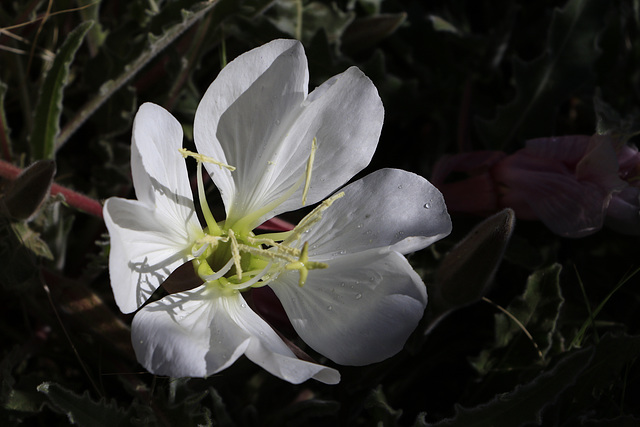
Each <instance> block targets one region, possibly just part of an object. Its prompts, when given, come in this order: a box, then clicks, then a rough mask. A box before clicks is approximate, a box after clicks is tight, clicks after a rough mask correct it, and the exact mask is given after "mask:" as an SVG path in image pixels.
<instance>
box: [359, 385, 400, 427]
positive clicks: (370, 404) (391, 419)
mask: <svg viewBox="0 0 640 427" xmlns="http://www.w3.org/2000/svg"><path fill="white" fill-rule="evenodd" d="M364 406H365V408H367V410H368V411H369V413H370V414H371V416H372V419H373V420H375V422H376V424H377V425H383V426H389V427H391V426H396V425H398V420H399V419H400V416H401V415H402V409H397V410H396V409H393V408H392V407H391V406H389V403H387V398H386V397H385V395H384V392H383V391H382V386H381V385H379V386H377V387H376V388H375V389H373V390H371V393H370V394H369V396H368V397H367V399H366V400H365V402H364Z"/></svg>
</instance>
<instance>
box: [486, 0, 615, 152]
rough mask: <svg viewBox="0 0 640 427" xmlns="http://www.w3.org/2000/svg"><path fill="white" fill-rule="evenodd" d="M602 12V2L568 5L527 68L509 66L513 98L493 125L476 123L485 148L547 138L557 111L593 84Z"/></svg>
mask: <svg viewBox="0 0 640 427" xmlns="http://www.w3.org/2000/svg"><path fill="white" fill-rule="evenodd" d="M607 6H608V2H606V1H601V0H570V1H569V2H568V3H567V4H566V5H565V7H564V8H563V9H556V10H555V11H554V13H553V18H552V20H551V26H550V29H549V35H548V39H547V45H546V48H545V51H544V53H543V54H542V55H541V56H540V57H538V58H537V59H535V60H533V61H531V62H529V63H527V62H524V61H522V60H520V59H517V58H516V59H514V61H513V81H514V85H515V87H516V96H515V98H514V99H513V100H512V101H511V102H509V103H508V104H506V105H504V106H501V107H498V110H497V114H496V117H495V118H494V119H493V120H490V121H478V123H477V125H478V131H479V132H480V134H481V135H482V137H483V138H484V140H485V141H486V142H487V143H489V145H490V146H492V147H494V148H502V147H504V146H505V145H506V144H507V143H509V142H511V141H512V140H514V139H519V140H520V139H528V138H532V137H537V136H543V135H548V134H550V133H552V129H553V124H554V122H555V117H554V116H555V114H556V112H557V107H558V105H560V104H561V103H562V102H564V101H566V100H567V99H568V97H569V96H570V95H571V94H573V93H574V91H575V90H576V89H578V88H579V87H580V86H581V85H583V84H585V82H587V81H589V80H590V79H592V78H593V75H594V74H593V65H594V63H595V61H596V59H597V58H598V56H599V49H598V48H597V46H596V39H597V36H598V33H599V31H600V30H601V28H602V26H603V16H604V14H605V12H606V8H607Z"/></svg>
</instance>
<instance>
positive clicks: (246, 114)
mask: <svg viewBox="0 0 640 427" xmlns="http://www.w3.org/2000/svg"><path fill="white" fill-rule="evenodd" d="M308 81H309V73H308V70H307V59H306V57H305V55H304V51H303V48H302V45H301V44H300V42H298V41H295V40H274V41H272V42H270V43H267V44H266V45H264V46H261V47H259V48H256V49H253V50H251V51H249V52H247V53H245V54H243V55H240V56H239V57H238V58H236V59H235V60H234V61H232V62H230V63H229V64H228V65H227V66H226V67H225V68H224V69H223V70H222V71H221V72H220V74H219V75H218V77H217V78H216V79H215V81H214V82H213V83H212V84H211V86H209V89H207V92H206V93H205V95H204V97H203V98H202V101H201V102H200V105H198V109H197V111H196V116H195V122H194V139H195V143H196V146H197V148H198V151H199V152H200V153H201V154H204V155H207V156H210V157H213V158H215V159H216V160H218V161H221V162H224V163H226V164H230V165H232V166H234V167H236V168H237V169H236V170H235V171H233V172H230V171H229V170H226V169H220V168H219V167H218V166H215V165H211V164H205V166H206V167H207V170H208V171H209V173H210V174H211V176H212V178H213V181H214V182H215V184H216V186H217V187H218V189H219V190H220V193H221V195H222V199H223V201H224V204H225V206H226V208H227V211H229V210H230V209H231V207H232V205H233V204H238V203H241V202H240V201H237V200H236V199H235V197H236V196H237V186H238V185H252V184H254V182H253V181H252V180H253V177H254V174H255V172H254V168H255V167H256V166H257V165H258V164H259V165H261V166H262V167H263V168H266V166H267V161H272V160H273V159H272V156H273V155H274V152H275V151H277V147H273V146H271V145H270V144H268V142H270V141H272V140H273V141H280V140H282V139H283V137H284V135H285V133H286V130H287V128H288V127H289V122H290V121H291V120H293V118H294V117H295V115H296V114H297V112H298V110H299V108H300V104H301V103H302V101H303V100H304V99H305V98H306V96H307V86H308ZM285 148H286V147H285ZM245 197H246V196H245ZM239 208H240V205H239Z"/></svg>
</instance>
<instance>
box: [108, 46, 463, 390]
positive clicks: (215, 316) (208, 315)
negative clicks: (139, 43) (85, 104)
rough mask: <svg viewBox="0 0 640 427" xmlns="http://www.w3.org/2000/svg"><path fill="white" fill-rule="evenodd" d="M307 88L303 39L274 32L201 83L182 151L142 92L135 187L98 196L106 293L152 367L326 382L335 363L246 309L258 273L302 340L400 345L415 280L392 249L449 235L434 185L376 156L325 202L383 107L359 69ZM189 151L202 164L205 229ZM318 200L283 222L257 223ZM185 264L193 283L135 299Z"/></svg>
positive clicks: (363, 156) (337, 356)
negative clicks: (368, 170)
mask: <svg viewBox="0 0 640 427" xmlns="http://www.w3.org/2000/svg"><path fill="white" fill-rule="evenodd" d="M307 86H308V70H307V62H306V57H305V55H304V51H303V48H302V45H301V44H300V43H299V42H297V41H293V40H275V41H273V42H270V43H268V44H266V45H264V46H262V47H259V48H257V49H254V50H252V51H249V52H247V53H245V54H243V55H241V56H239V57H238V58H237V59H235V60H234V61H232V62H230V63H229V64H228V65H227V66H226V67H225V68H224V69H223V70H222V71H221V72H220V74H219V76H218V77H217V78H216V80H215V81H214V82H213V83H212V84H211V86H210V87H209V89H208V90H207V92H206V93H205V95H204V97H203V99H202V101H201V103H200V105H199V106H198V108H197V111H196V116H195V122H194V140H195V144H196V147H197V150H198V153H194V152H190V151H187V150H185V149H183V148H182V138H183V134H182V128H181V126H180V124H179V123H178V121H177V120H176V119H175V118H174V117H173V116H172V115H171V114H170V113H168V112H167V111H166V110H164V109H163V108H161V107H159V106H157V105H154V104H150V103H147V104H143V105H142V106H141V107H140V109H139V111H138V113H137V114H136V117H135V120H134V123H133V137H132V154H131V169H132V176H133V184H134V187H135V190H136V196H137V200H125V199H121V198H115V197H114V198H110V199H108V200H107V201H106V203H105V205H104V217H105V222H106V224H107V227H108V229H109V234H110V236H111V252H110V257H109V270H110V276H111V285H112V288H113V292H114V295H115V300H116V303H117V305H118V307H119V308H120V309H121V310H122V311H123V312H125V313H131V312H134V311H136V310H138V312H137V313H136V315H135V317H134V319H133V323H132V342H133V346H134V349H135V352H136V356H137V358H138V360H139V361H140V363H141V364H142V365H143V366H144V367H145V368H146V369H147V370H149V371H150V372H152V373H155V374H161V375H169V376H172V377H187V376H191V377H206V376H209V375H212V374H214V373H216V372H219V371H221V370H223V369H225V368H227V367H228V366H230V365H231V364H232V363H233V362H234V361H235V360H236V359H238V358H239V357H240V356H241V355H243V354H244V355H245V356H247V358H249V359H250V360H251V361H253V362H254V363H256V364H258V365H260V366H261V367H263V368H264V369H266V370H267V371H269V372H270V373H272V374H273V375H276V376H278V377H280V378H282V379H284V380H286V381H289V382H292V383H300V382H303V381H305V380H307V379H309V378H314V379H316V380H318V381H321V382H324V383H328V384H335V383H337V382H338V381H339V379H340V375H339V373H338V372H337V371H336V370H334V369H332V368H329V367H326V366H322V365H319V364H316V363H313V362H311V361H307V360H302V359H299V358H298V357H296V355H295V354H294V352H293V351H292V350H291V349H290V348H289V346H288V345H287V344H285V341H284V340H283V339H282V338H281V337H280V335H279V334H278V333H277V332H276V331H275V330H274V329H272V327H271V326H270V325H269V324H268V323H267V322H266V321H265V320H263V319H262V318H261V317H260V316H259V315H258V314H257V313H256V312H254V311H253V310H252V308H251V307H249V305H248V303H247V300H245V295H247V292H249V291H250V290H251V289H252V288H257V287H261V286H269V287H270V288H271V289H272V290H273V292H274V293H275V294H276V296H277V297H278V298H279V300H280V302H281V303H282V306H283V307H284V310H285V312H286V314H287V316H288V317H289V320H290V322H291V324H292V326H293V327H294V329H295V331H296V332H297V334H298V335H299V336H300V337H301V338H302V339H303V340H304V341H305V342H306V343H307V344H308V345H309V346H310V347H311V348H313V349H314V350H316V351H317V352H319V353H320V354H322V355H324V356H326V357H328V358H329V359H331V360H333V361H334V362H336V363H339V364H343V365H365V364H369V363H374V362H378V361H381V360H384V359H386V358H388V357H390V356H392V355H394V354H396V353H397V352H398V351H400V350H401V349H402V347H403V345H404V343H405V341H406V339H407V338H408V337H409V335H410V334H411V332H412V331H413V329H415V327H416V325H417V323H418V321H419V320H420V318H421V317H422V315H423V312H424V308H425V306H426V303H427V295H426V291H425V286H424V284H423V283H422V281H421V279H420V277H419V276H418V274H417V273H416V272H415V271H413V269H412V268H411V266H410V265H409V263H408V262H407V260H406V258H405V257H404V256H403V254H406V253H409V252H413V251H416V250H419V249H422V248H424V247H426V246H428V245H430V244H431V243H433V242H435V241H437V240H439V239H440V238H442V237H444V236H445V235H447V234H448V233H449V232H450V230H451V221H450V219H449V215H448V214H447V211H446V207H445V204H444V201H443V198H442V195H441V194H440V193H439V191H438V190H436V189H435V187H433V186H432V185H431V184H430V183H429V182H428V181H427V180H425V179H424V178H422V177H420V176H418V175H415V174H412V173H409V172H405V171H401V170H395V169H384V170H380V171H378V172H375V173H372V174H370V175H368V176H366V177H365V178H363V179H361V180H358V181H355V182H353V183H352V184H350V185H347V186H346V187H344V188H343V189H342V190H341V191H339V192H338V193H336V194H334V195H332V196H331V197H329V198H327V199H326V200H324V201H323V199H325V198H326V197H327V196H329V195H330V194H331V193H332V192H334V191H335V190H336V189H338V188H339V187H341V186H343V185H344V184H345V183H346V182H347V181H348V180H350V179H351V178H352V177H353V176H354V175H355V174H356V173H358V172H359V171H360V170H362V169H363V168H364V167H365V166H366V165H367V164H368V163H369V161H370V160H371V157H372V155H373V152H374V150H375V148H376V145H377V142H378V138H379V136H380V131H381V128H382V121H383V116H384V110H383V106H382V102H381V100H380V97H379V96H378V93H377V91H376V88H375V87H374V85H373V83H372V82H371V81H370V80H369V79H368V78H367V77H366V76H364V74H363V73H362V72H361V71H360V70H359V69H357V68H355V67H352V68H349V69H348V70H347V71H345V72H344V73H342V74H339V75H337V76H335V77H333V78H331V79H330V80H328V81H327V82H326V83H324V84H323V85H321V86H320V87H318V88H316V89H315V90H314V91H313V92H311V93H310V94H307ZM185 158H191V159H195V161H196V162H197V174H198V176H197V182H198V195H199V204H200V209H201V211H202V212H201V213H202V217H204V222H205V223H206V224H205V227H204V228H203V227H202V226H201V225H200V222H199V220H198V218H197V213H196V210H195V206H194V202H193V197H192V194H191V190H190V185H189V180H188V174H187V169H186V163H185ZM190 161H191V160H190ZM202 167H204V168H206V170H207V171H208V173H209V174H210V175H211V178H212V180H213V182H214V183H215V185H216V187H217V188H218V190H219V191H220V195H221V197H222V201H223V203H224V206H225V210H226V218H225V220H224V221H216V220H215V219H214V217H213V215H212V214H211V212H210V210H209V207H208V205H207V202H206V200H205V191H204V186H203V179H202ZM316 203H319V204H318V205H317V206H316V207H315V209H314V210H312V211H311V213H309V214H308V215H307V216H306V217H304V218H303V219H302V220H301V222H300V223H299V224H298V225H297V226H296V227H295V228H294V229H293V230H291V231H286V232H277V233H268V234H255V233H254V232H253V231H252V230H253V229H255V228H256V227H257V226H259V225H260V224H262V223H263V222H265V221H266V220H268V219H270V218H272V217H274V216H276V215H279V214H281V213H283V212H287V211H291V210H295V209H299V208H301V207H303V206H304V205H312V204H316ZM185 263H191V264H192V265H193V268H194V269H195V272H196V273H197V275H198V276H199V277H200V278H201V279H202V282H203V284H201V285H199V286H197V287H195V288H193V289H190V290H186V291H182V292H177V293H172V294H168V295H166V296H164V297H163V298H161V299H159V300H157V301H154V302H150V303H148V304H147V305H144V306H143V304H144V303H145V301H147V299H148V298H149V297H150V296H151V295H152V293H153V292H154V291H155V290H156V289H157V288H158V287H159V286H160V285H161V284H162V283H163V281H164V280H165V279H166V278H167V277H168V276H169V275H170V274H171V273H172V272H173V271H175V270H176V269H177V268H178V267H180V266H182V265H183V264H185ZM141 306H142V308H140V307H141Z"/></svg>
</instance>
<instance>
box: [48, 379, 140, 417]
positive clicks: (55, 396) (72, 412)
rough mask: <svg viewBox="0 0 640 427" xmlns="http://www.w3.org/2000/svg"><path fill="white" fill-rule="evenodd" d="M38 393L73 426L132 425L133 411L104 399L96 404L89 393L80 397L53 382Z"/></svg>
mask: <svg viewBox="0 0 640 427" xmlns="http://www.w3.org/2000/svg"><path fill="white" fill-rule="evenodd" d="M38 391H39V392H41V393H44V394H45V395H46V396H47V398H48V400H49V402H50V403H51V404H52V407H53V408H54V409H57V410H59V411H60V412H61V413H63V414H65V415H66V416H67V417H68V419H69V422H70V423H71V424H77V425H79V426H88V427H100V426H104V427H116V426H128V425H132V424H131V422H130V418H131V413H130V412H131V409H129V410H127V411H125V410H124V409H122V408H120V407H118V405H117V404H116V403H115V401H111V402H107V401H106V399H104V398H103V399H100V400H99V401H97V402H96V401H95V400H93V399H91V397H90V396H89V392H87V391H85V392H84V393H83V394H82V395H81V396H80V395H77V394H75V393H73V392H72V391H70V390H67V389H66V388H64V387H63V386H61V385H59V384H56V383H52V382H44V383H42V384H40V385H39V386H38Z"/></svg>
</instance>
